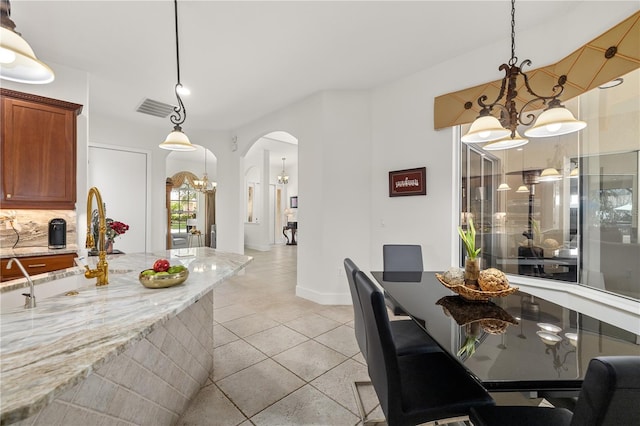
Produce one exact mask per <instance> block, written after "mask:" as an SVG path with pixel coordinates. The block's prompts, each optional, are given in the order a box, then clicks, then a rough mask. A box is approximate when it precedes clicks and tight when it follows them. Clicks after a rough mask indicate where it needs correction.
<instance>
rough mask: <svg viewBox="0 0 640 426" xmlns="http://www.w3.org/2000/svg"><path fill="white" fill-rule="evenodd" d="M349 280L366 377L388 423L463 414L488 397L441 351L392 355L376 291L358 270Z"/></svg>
mask: <svg viewBox="0 0 640 426" xmlns="http://www.w3.org/2000/svg"><path fill="white" fill-rule="evenodd" d="M355 283H356V288H357V293H358V298H359V299H360V304H361V306H362V311H363V316H364V324H365V327H364V328H365V333H366V340H367V367H368V371H369V377H370V378H371V383H372V384H373V387H374V389H375V392H376V394H377V396H378V400H379V401H380V406H381V408H382V411H383V412H384V414H385V417H386V420H387V424H388V425H389V426H398V425H399V426H402V425H416V424H420V423H425V422H433V421H438V423H439V424H440V423H447V422H452V421H461V420H464V419H467V418H468V415H469V410H470V409H471V407H481V406H484V405H493V404H494V401H493V398H491V396H490V395H489V393H488V392H487V391H486V389H484V388H483V387H482V386H481V385H480V384H479V383H478V382H477V381H476V380H475V379H474V378H473V377H472V376H471V375H470V374H469V373H468V372H467V370H466V369H465V368H464V367H463V366H462V365H461V364H459V363H458V361H456V360H454V359H452V358H451V357H450V355H448V354H446V353H445V352H428V353H417V354H412V355H404V356H398V354H397V352H396V347H395V342H394V339H393V335H392V333H391V327H390V322H389V316H388V314H387V308H386V305H385V302H384V296H383V294H382V292H381V291H380V290H379V289H378V288H377V287H376V285H375V284H374V283H373V282H372V281H371V280H370V279H369V277H367V275H365V274H364V273H363V272H362V271H359V272H356V275H355Z"/></svg>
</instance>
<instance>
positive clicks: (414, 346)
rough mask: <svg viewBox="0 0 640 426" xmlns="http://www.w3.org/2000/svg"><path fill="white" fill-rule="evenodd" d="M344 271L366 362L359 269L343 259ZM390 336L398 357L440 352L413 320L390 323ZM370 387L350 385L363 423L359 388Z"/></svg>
mask: <svg viewBox="0 0 640 426" xmlns="http://www.w3.org/2000/svg"><path fill="white" fill-rule="evenodd" d="M344 269H345V272H346V274H347V280H348V282H349V291H350V292H351V300H352V302H353V326H354V329H355V334H356V341H357V342H358V347H359V348H360V352H361V353H362V356H363V357H364V359H365V361H366V360H367V336H366V332H365V329H364V314H363V312H362V305H361V304H360V298H359V297H358V289H357V288H356V283H355V275H356V272H359V271H360V268H358V266H357V265H356V264H355V263H354V262H353V260H351V259H349V258H346V259H344ZM390 329H391V334H392V336H393V340H394V343H395V345H396V353H397V354H398V355H400V356H402V355H407V354H414V353H425V352H433V351H440V350H441V349H440V346H438V344H437V343H436V342H435V341H434V340H433V339H431V338H430V337H429V336H428V335H427V333H426V332H425V331H424V330H423V329H422V328H420V326H419V325H418V324H416V323H415V322H414V321H413V320H397V321H391V323H390ZM367 385H371V382H366V381H360V380H357V381H354V382H353V383H352V390H353V395H354V397H355V400H356V404H357V406H358V411H359V412H360V418H361V419H362V421H363V423H365V418H366V413H365V410H364V404H363V403H362V398H361V397H360V392H359V390H358V389H359V387H360V386H367ZM368 421H370V422H372V423H380V422H381V421H382V420H380V421H378V420H368Z"/></svg>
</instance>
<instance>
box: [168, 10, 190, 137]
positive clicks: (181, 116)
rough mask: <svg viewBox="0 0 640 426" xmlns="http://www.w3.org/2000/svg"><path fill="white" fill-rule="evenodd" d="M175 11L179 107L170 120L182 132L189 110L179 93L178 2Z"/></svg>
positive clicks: (176, 88) (174, 109) (176, 89)
mask: <svg viewBox="0 0 640 426" xmlns="http://www.w3.org/2000/svg"><path fill="white" fill-rule="evenodd" d="M173 5H174V11H175V22H176V70H177V75H178V82H177V83H176V86H175V88H174V90H175V92H176V98H177V99H178V106H177V107H174V108H173V114H171V117H170V120H171V122H172V123H173V124H175V125H176V128H177V130H180V129H181V128H180V125H181V124H182V123H184V120H185V119H186V118H187V110H186V109H185V107H184V103H182V98H180V94H179V93H178V88H179V87H182V84H181V83H180V44H179V42H178V0H173Z"/></svg>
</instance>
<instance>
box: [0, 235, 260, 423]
mask: <svg viewBox="0 0 640 426" xmlns="http://www.w3.org/2000/svg"><path fill="white" fill-rule="evenodd" d="M158 258H167V259H169V260H170V262H171V264H183V265H185V266H187V267H188V269H189V278H188V279H187V281H186V282H185V283H183V284H181V285H177V286H175V287H171V288H165V289H148V288H145V287H143V286H142V285H141V284H140V282H139V281H138V274H139V272H140V271H142V270H144V269H148V268H150V267H151V265H153V262H154V261H155V260H156V259H158ZM107 260H108V262H109V270H110V274H109V285H107V286H104V287H96V286H95V279H91V280H89V279H86V278H84V276H83V275H82V274H81V272H82V271H83V270H82V269H81V268H77V271H76V272H77V273H78V275H77V276H75V277H73V276H72V277H71V279H77V280H84V281H86V285H84V286H80V287H79V288H76V289H75V290H74V291H72V292H69V295H65V294H61V295H58V296H53V297H49V298H46V299H42V300H40V299H38V300H37V307H36V308H34V309H23V308H16V309H11V310H3V312H2V313H1V315H0V408H1V419H0V422H1V424H2V425H5V424H12V423H16V422H18V421H21V420H24V424H30V425H31V424H47V425H50V424H80V423H82V424H120V423H121V422H122V424H124V423H133V424H153V425H161V424H171V423H174V422H175V421H176V420H177V418H178V417H179V416H180V414H181V413H182V412H183V411H184V410H185V409H186V407H187V406H188V404H189V400H190V399H191V397H193V396H194V395H195V394H196V393H197V392H198V390H199V389H200V387H201V386H202V385H203V384H204V383H205V382H206V380H207V378H208V377H209V375H210V373H211V371H212V369H213V289H214V288H215V287H216V285H217V284H218V283H220V282H222V281H223V280H225V279H226V278H228V277H230V276H232V275H234V274H236V273H237V272H238V271H240V270H241V269H243V268H244V267H245V266H246V265H247V264H248V263H249V262H250V261H251V257H248V256H242V255H238V254H231V253H222V252H218V251H216V250H214V249H209V248H192V249H178V250H167V251H161V252H155V253H138V254H128V255H121V256H109V257H108V258H107ZM90 261H95V259H90ZM65 274H66V275H68V274H69V270H67V271H65ZM69 278H70V277H69V276H67V277H66V278H65V279H69ZM38 287H39V286H36V290H35V293H36V297H37V295H38ZM21 423H23V422H21Z"/></svg>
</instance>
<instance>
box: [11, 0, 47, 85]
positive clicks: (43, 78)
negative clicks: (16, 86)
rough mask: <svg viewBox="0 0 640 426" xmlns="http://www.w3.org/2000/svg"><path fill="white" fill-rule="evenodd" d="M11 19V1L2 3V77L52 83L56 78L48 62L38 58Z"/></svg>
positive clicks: (19, 80)
mask: <svg viewBox="0 0 640 426" xmlns="http://www.w3.org/2000/svg"><path fill="white" fill-rule="evenodd" d="M15 28H16V24H15V23H14V22H13V21H12V20H11V2H10V1H9V0H2V2H1V3H0V78H2V79H4V80H9V81H15V82H18V83H26V84H46V83H51V82H52V81H53V79H54V78H55V75H54V74H53V71H52V70H51V68H49V66H48V65H47V64H45V63H44V62H42V61H40V60H39V59H38V58H36V55H35V53H33V49H32V48H31V46H29V43H27V41H26V40H25V39H23V38H22V35H21V34H20V33H19V32H17V31H16V29H15Z"/></svg>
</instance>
